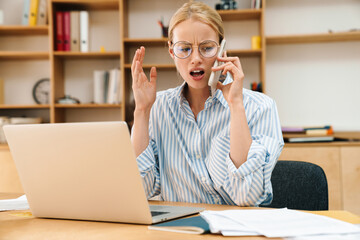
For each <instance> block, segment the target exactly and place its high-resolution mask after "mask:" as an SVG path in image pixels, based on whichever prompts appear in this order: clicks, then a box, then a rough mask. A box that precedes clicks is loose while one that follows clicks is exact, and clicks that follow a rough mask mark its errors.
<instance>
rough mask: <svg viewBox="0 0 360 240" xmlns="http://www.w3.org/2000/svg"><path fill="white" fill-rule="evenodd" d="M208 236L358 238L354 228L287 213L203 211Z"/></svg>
mask: <svg viewBox="0 0 360 240" xmlns="http://www.w3.org/2000/svg"><path fill="white" fill-rule="evenodd" d="M201 216H202V217H203V218H205V220H206V221H207V222H208V223H209V225H210V231H211V232H212V233H221V234H222V235H224V236H252V235H264V236H266V237H299V236H315V235H323V234H328V235H331V234H360V228H359V227H357V226H356V225H353V224H350V223H346V222H343V221H339V220H336V219H333V218H329V217H325V216H320V215H316V214H311V213H304V212H300V211H296V210H289V209H271V210H226V211H204V212H202V213H201Z"/></svg>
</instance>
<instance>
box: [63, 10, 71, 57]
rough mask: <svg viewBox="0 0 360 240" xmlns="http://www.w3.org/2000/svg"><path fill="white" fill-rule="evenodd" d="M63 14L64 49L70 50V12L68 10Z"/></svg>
mask: <svg viewBox="0 0 360 240" xmlns="http://www.w3.org/2000/svg"><path fill="white" fill-rule="evenodd" d="M63 14H64V17H63V20H64V24H63V27H64V30H63V33H64V51H70V12H69V11H66V12H64V13H63Z"/></svg>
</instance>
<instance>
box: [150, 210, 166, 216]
mask: <svg viewBox="0 0 360 240" xmlns="http://www.w3.org/2000/svg"><path fill="white" fill-rule="evenodd" d="M166 213H169V212H160V211H151V216H153V217H155V216H158V215H163V214H166Z"/></svg>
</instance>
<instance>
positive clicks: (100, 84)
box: [94, 68, 123, 104]
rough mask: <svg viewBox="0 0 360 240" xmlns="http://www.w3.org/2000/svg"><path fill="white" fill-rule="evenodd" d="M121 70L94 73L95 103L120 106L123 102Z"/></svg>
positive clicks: (96, 71)
mask: <svg viewBox="0 0 360 240" xmlns="http://www.w3.org/2000/svg"><path fill="white" fill-rule="evenodd" d="M120 73H121V72H120V69H118V68H115V69H111V70H95V71H94V103H97V104H103V103H109V104H119V103H121V100H122V85H123V83H122V77H121V74H120Z"/></svg>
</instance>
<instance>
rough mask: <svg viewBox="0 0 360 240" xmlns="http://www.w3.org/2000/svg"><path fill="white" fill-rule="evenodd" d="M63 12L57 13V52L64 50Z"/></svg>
mask: <svg viewBox="0 0 360 240" xmlns="http://www.w3.org/2000/svg"><path fill="white" fill-rule="evenodd" d="M63 16H64V15H63V12H56V50H57V51H63V50H64V29H63Z"/></svg>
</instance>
